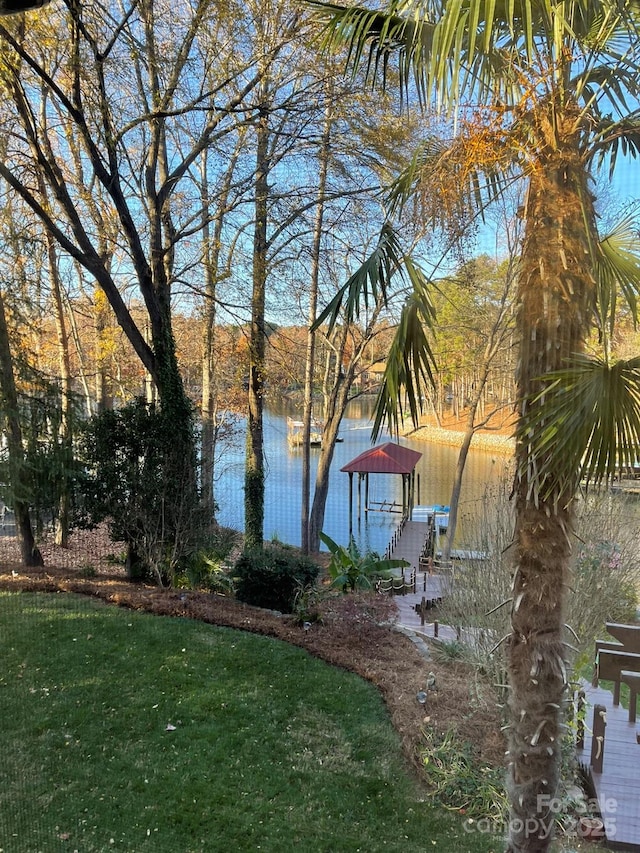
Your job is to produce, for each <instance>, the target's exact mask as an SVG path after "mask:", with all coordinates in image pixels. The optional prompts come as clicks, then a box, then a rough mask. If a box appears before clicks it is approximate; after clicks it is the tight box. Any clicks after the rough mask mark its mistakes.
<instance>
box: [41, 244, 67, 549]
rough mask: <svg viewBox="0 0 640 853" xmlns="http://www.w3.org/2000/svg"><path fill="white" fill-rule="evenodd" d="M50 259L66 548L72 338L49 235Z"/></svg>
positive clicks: (61, 539)
mask: <svg viewBox="0 0 640 853" xmlns="http://www.w3.org/2000/svg"><path fill="white" fill-rule="evenodd" d="M46 241H47V257H48V261H49V280H50V283H51V293H52V296H53V308H54V312H53V313H54V317H55V325H56V335H57V338H58V365H59V369H60V382H61V389H60V409H61V411H60V436H59V441H60V449H61V451H62V458H63V460H64V461H63V465H64V469H63V471H62V477H61V483H60V495H59V498H58V517H57V518H56V521H55V533H54V536H55V543H56V545H60V546H61V547H63V548H66V547H67V545H68V543H69V522H70V513H71V494H70V490H71V482H70V476H71V473H70V470H69V466H70V465H71V460H72V455H73V451H72V432H71V362H70V358H69V336H68V334H67V326H66V323H65V318H64V305H63V301H62V286H61V283H60V274H59V271H58V259H57V254H56V244H55V241H54V239H53V237H52V236H51V235H50V234H47V235H46Z"/></svg>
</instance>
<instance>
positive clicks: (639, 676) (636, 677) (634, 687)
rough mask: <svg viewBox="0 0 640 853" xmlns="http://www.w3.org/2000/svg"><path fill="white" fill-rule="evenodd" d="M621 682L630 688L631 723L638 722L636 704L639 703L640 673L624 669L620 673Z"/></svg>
mask: <svg viewBox="0 0 640 853" xmlns="http://www.w3.org/2000/svg"><path fill="white" fill-rule="evenodd" d="M620 681H621V682H622V683H623V684H626V685H627V686H628V688H629V722H630V723H635V721H636V703H637V701H638V690H640V672H633V671H631V670H628V669H623V670H622V671H621V672H620Z"/></svg>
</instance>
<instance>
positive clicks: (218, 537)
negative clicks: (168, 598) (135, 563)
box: [175, 527, 240, 595]
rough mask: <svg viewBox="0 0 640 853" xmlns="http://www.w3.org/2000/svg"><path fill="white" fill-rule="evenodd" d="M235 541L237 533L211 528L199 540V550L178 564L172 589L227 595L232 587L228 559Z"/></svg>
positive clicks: (238, 538) (238, 535) (231, 590)
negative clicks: (178, 568)
mask: <svg viewBox="0 0 640 853" xmlns="http://www.w3.org/2000/svg"><path fill="white" fill-rule="evenodd" d="M239 541H240V533H239V532H238V531H237V530H233V529H232V528H230V527H215V528H214V529H213V530H212V531H211V532H210V533H209V535H208V536H206V537H204V538H203V541H202V545H201V546H200V548H198V549H197V550H196V551H194V553H193V554H190V555H189V556H188V557H186V558H185V559H184V560H183V561H182V562H181V564H180V572H179V574H178V575H177V577H176V581H175V582H176V586H180V587H182V588H191V589H206V590H208V591H209V592H215V593H218V594H222V595H231V594H232V593H233V591H234V587H233V578H232V576H231V575H232V572H231V563H230V562H229V557H230V556H231V554H232V552H233V550H234V548H235V547H236V546H237V544H238V542H239Z"/></svg>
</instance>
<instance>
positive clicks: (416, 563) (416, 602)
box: [387, 521, 456, 640]
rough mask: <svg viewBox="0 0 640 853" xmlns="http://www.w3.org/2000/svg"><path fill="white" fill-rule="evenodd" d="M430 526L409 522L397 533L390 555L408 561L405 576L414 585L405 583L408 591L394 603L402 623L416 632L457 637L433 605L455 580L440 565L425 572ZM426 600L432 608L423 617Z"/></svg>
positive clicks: (453, 638) (395, 597)
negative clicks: (424, 555) (439, 618)
mask: <svg viewBox="0 0 640 853" xmlns="http://www.w3.org/2000/svg"><path fill="white" fill-rule="evenodd" d="M428 530H429V525H428V523H427V522H426V521H405V522H404V524H403V525H402V526H401V527H400V528H399V529H398V531H397V532H396V533H395V534H394V536H393V538H392V540H391V543H390V545H389V547H388V548H387V556H389V557H390V558H392V559H394V560H406V561H407V563H409V568H407V569H405V571H404V575H405V578H406V580H407V581H408V580H409V578H410V577H411V576H413V578H414V583H415V591H414V588H413V584H411V585H409V584H407V585H406V586H405V591H404V594H400V595H395V596H394V602H395V605H396V608H397V610H398V620H397V622H398V625H400V626H401V627H403V628H408V629H409V630H411V631H416V632H418V633H421V634H423V635H425V636H427V637H434V636H437V637H439V638H440V639H446V640H455V639H456V632H455V630H454V629H453V628H450V627H449V626H447V625H439V624H438V622H437V609H431V608H432V607H433V605H434V604H435V603H436V602H437V601H438V600H439V599H441V598H443V597H444V596H445V595H446V594H447V586H448V584H449V583H450V582H451V577H450V575H449V574H442V573H440V572H439V571H438V567H437V564H436V565H435V566H434V569H433V571H432V572H429V571H424V570H423V567H422V566H421V561H420V557H421V555H422V552H423V549H424V543H425V539H426V538H427V534H428ZM423 599H425V601H426V603H427V605H428V607H429V608H430V609H429V610H428V611H427V614H428V615H427V617H426V618H425V619H424V620H423V618H422V615H421V613H420V605H421V604H422V600H423Z"/></svg>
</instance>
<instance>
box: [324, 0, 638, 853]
mask: <svg viewBox="0 0 640 853" xmlns="http://www.w3.org/2000/svg"><path fill="white" fill-rule="evenodd" d="M312 5H313V6H314V7H315V8H316V9H317V10H318V12H319V13H320V15H321V16H322V17H323V19H324V20H325V29H324V38H325V45H326V46H328V47H335V46H342V45H344V44H346V45H347V46H348V50H349V54H348V55H349V61H350V63H351V65H352V67H353V68H354V69H355V67H356V66H360V65H361V64H364V66H365V70H366V73H367V76H368V78H369V80H370V82H373V80H374V78H375V77H376V76H380V75H382V77H383V81H384V82H386V80H387V74H386V71H387V68H388V60H389V58H390V55H391V54H393V53H396V54H397V56H398V68H399V74H400V80H401V83H402V85H403V87H404V89H405V90H406V92H407V93H409V92H410V91H411V90H413V91H415V92H417V95H418V97H419V98H420V99H421V100H422V101H423V102H424V103H430V104H434V105H435V106H436V108H438V109H440V110H442V111H444V112H445V113H447V114H448V116H449V117H455V120H456V121H455V127H456V128H457V134H455V135H454V138H453V141H452V143H451V145H448V146H444V147H443V146H442V145H441V146H440V148H441V149H442V150H441V152H440V153H439V154H438V150H437V149H438V146H435V147H434V146H433V144H432V143H431V142H429V143H428V145H427V146H425V149H424V150H423V151H422V152H419V153H418V154H417V155H416V157H414V160H413V162H412V163H411V165H410V166H409V167H408V169H407V172H406V173H405V175H404V176H403V177H402V179H401V181H400V183H399V184H398V187H397V189H396V193H395V198H396V199H398V198H400V199H402V198H406V197H408V196H409V195H411V194H412V193H415V192H416V191H420V194H421V195H422V197H426V196H428V193H427V192H425V187H427V188H428V186H429V181H430V180H432V179H433V176H434V175H435V174H437V175H438V177H439V179H440V180H439V185H440V186H441V187H442V186H443V181H442V177H443V175H445V174H446V173H447V170H448V173H449V175H450V176H451V175H453V176H454V177H455V180H453V181H450V182H449V186H451V187H452V188H454V189H456V190H459V189H460V188H462V189H466V190H467V191H468V192H467V197H468V198H470V199H471V198H473V199H475V200H476V201H478V202H480V203H482V204H484V203H486V202H487V201H490V200H491V199H492V198H495V197H496V196H497V195H498V194H499V193H500V192H502V191H503V190H504V188H505V187H506V186H507V185H508V184H509V183H510V182H512V181H513V180H515V179H523V180H524V181H526V196H525V203H524V206H523V208H522V210H521V215H522V216H523V218H524V236H523V242H522V249H521V258H520V268H519V273H518V290H517V327H518V337H519V342H520V357H519V367H518V371H517V387H518V399H519V404H518V405H519V408H518V416H519V423H518V428H517V435H516V438H517V442H516V469H517V474H516V482H515V487H514V496H515V497H514V500H515V516H516V521H515V534H514V543H513V548H512V552H513V598H512V602H511V629H512V630H511V633H510V635H509V637H508V638H506V643H507V656H508V671H509V684H510V694H509V695H510V700H509V708H510V728H509V751H508V770H507V786H508V791H509V797H510V803H511V820H510V827H509V836H508V840H507V850H508V851H509V853H523V851H545V850H547V849H548V848H549V845H550V838H551V834H552V833H551V832H550V831H549V829H550V826H551V824H552V822H553V814H550V812H549V805H548V804H549V802H550V798H552V797H553V795H554V792H555V791H556V787H557V784H558V781H559V771H560V741H561V735H562V730H561V727H562V706H563V700H564V699H565V697H566V695H567V687H568V684H567V666H566V663H565V658H566V652H565V650H566V644H565V642H564V629H565V626H564V601H565V595H566V590H567V589H568V585H569V577H568V573H569V558H570V553H571V547H572V530H573V519H574V498H575V494H576V490H577V487H578V484H579V481H580V478H581V477H583V476H586V477H587V478H592V479H595V480H599V479H602V478H605V477H608V476H611V475H612V474H613V472H614V471H615V467H616V465H617V464H620V463H621V462H622V461H623V460H625V459H626V458H628V457H629V456H630V455H633V453H634V452H635V451H634V448H637V447H638V445H639V443H640V414H639V412H640V383H639V381H638V366H639V364H638V362H637V361H632V362H629V363H626V364H611V363H610V362H609V361H608V360H607V359H603V360H598V359H593V358H588V357H587V356H586V354H585V353H586V345H587V340H588V337H589V335H590V333H591V331H592V330H593V327H594V321H595V322H596V324H597V326H598V331H599V333H600V335H601V336H602V337H604V338H606V337H607V335H608V332H609V322H610V318H611V316H612V315H613V309H614V308H615V298H614V294H615V292H616V288H618V289H621V290H622V292H623V293H624V295H625V296H626V297H627V301H628V302H629V304H630V306H631V308H632V311H633V313H634V316H635V297H636V294H637V292H638V289H639V287H640V262H639V259H638V256H637V254H636V248H635V244H634V243H633V240H637V229H635V233H634V228H632V223H631V222H630V221H627V222H626V223H623V225H622V226H621V227H620V228H619V229H617V230H616V231H615V232H614V233H613V234H611V235H609V236H608V237H607V238H606V239H602V238H600V237H599V236H598V232H597V227H596V224H597V214H596V207H595V198H594V195H593V193H592V175H593V173H594V171H595V168H596V167H597V166H598V165H601V164H602V163H603V162H607V158H608V162H609V165H610V166H611V168H613V167H614V166H615V163H616V159H617V156H618V154H619V153H620V152H621V151H631V153H632V154H633V155H634V156H635V154H636V153H637V152H638V150H640V123H639V122H638V112H637V111H635V112H633V113H630V112H629V110H628V107H627V104H628V103H633V104H634V105H635V104H637V94H638V88H639V80H640V68H639V67H638V64H637V61H636V59H637V51H638V48H637V44H638V39H637V35H638V33H637V25H638V17H637V7H636V6H633V5H631V4H627V3H617V2H615V0H603V2H594V0H574V2H571V3H568V2H554V0H551V2H549V1H548V0H547V2H537V0H515V1H514V2H511V3H500V2H498V3H496V2H490V1H489V0H487V2H484V0H431V2H412V0H404V2H403V0H392V2H391V3H390V5H389V6H388V7H387V9H386V10H385V11H383V12H377V11H372V10H371V9H365V8H359V7H352V8H347V9H345V8H341V7H339V6H335V5H329V4H322V3H320V2H314V0H312ZM438 203H439V204H440V205H442V196H440V197H439V201H438ZM444 206H445V207H446V204H445V205H444ZM343 295H344V294H343ZM350 295H351V294H350ZM404 343H405V345H407V344H411V341H410V340H407V339H406V336H405V342H404ZM605 351H606V349H605ZM414 354H415V349H414ZM398 363H401V362H398ZM405 366H406V365H405ZM390 370H393V366H392V367H391V368H390ZM404 374H405V375H404V376H402V377H397V376H394V375H392V374H391V373H390V374H389V376H388V377H387V382H386V384H385V389H384V391H383V394H382V396H381V398H380V401H379V402H380V406H381V408H380V410H379V417H378V420H377V422H376V423H377V424H378V425H379V423H380V421H381V418H384V417H386V418H389V419H390V420H393V418H395V417H397V416H396V415H395V414H394V407H395V404H396V403H397V402H398V400H399V392H398V387H399V385H402V384H405V385H408V387H409V388H410V389H413V392H412V393H413V399H414V400H415V399H418V395H417V391H416V381H415V377H414V376H412V375H411V373H408V374H407V371H406V370H405V371H404ZM410 399H411V397H410ZM414 414H415V412H414Z"/></svg>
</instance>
